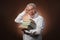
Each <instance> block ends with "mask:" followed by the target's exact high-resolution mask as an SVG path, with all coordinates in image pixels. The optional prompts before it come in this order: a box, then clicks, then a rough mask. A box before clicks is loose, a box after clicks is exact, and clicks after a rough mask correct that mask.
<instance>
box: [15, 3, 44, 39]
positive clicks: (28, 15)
mask: <svg viewBox="0 0 60 40" xmlns="http://www.w3.org/2000/svg"><path fill="white" fill-rule="evenodd" d="M29 19H32V20H33V21H34V22H35V23H36V25H35V27H34V28H33V29H30V30H27V29H29V28H26V30H24V31H23V32H24V34H23V40H42V35H41V33H42V30H43V28H44V19H43V17H42V16H40V15H39V13H38V11H37V9H36V5H35V4H34V3H29V4H28V5H27V6H26V8H25V9H24V11H23V12H22V13H20V14H19V15H18V16H17V18H16V19H15V22H16V23H19V24H21V23H23V21H27V20H29Z"/></svg>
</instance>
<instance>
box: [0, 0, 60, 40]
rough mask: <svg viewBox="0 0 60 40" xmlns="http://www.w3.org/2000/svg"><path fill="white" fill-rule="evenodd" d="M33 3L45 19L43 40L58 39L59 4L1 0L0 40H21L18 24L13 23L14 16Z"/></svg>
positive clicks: (39, 1) (51, 1)
mask: <svg viewBox="0 0 60 40" xmlns="http://www.w3.org/2000/svg"><path fill="white" fill-rule="evenodd" d="M30 2H33V3H35V4H36V5H37V9H38V11H39V12H40V14H41V15H42V16H43V17H44V18H45V21H46V26H45V28H44V31H43V34H42V35H43V40H59V39H60V37H59V36H60V31H59V30H60V27H59V26H60V25H59V23H60V14H59V13H60V2H59V1H58V0H57V1H55V0H49V1H48V0H2V1H0V3H1V5H0V9H1V10H0V11H1V12H0V17H1V18H0V20H1V21H0V23H1V26H0V36H1V37H0V38H1V40H22V34H21V31H18V28H17V27H18V24H16V23H15V22H14V19H15V18H16V16H17V15H18V14H19V13H20V12H22V11H23V10H24V8H25V6H26V5H27V4H28V3H30Z"/></svg>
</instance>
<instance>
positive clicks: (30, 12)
mask: <svg viewBox="0 0 60 40" xmlns="http://www.w3.org/2000/svg"><path fill="white" fill-rule="evenodd" d="M26 12H27V13H29V14H30V15H34V14H35V12H36V9H35V8H34V7H33V6H27V7H26Z"/></svg>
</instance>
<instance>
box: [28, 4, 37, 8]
mask: <svg viewBox="0 0 60 40" xmlns="http://www.w3.org/2000/svg"><path fill="white" fill-rule="evenodd" d="M27 6H33V7H34V8H36V5H35V4H34V3H29V4H27Z"/></svg>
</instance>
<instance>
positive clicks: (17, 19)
mask: <svg viewBox="0 0 60 40" xmlns="http://www.w3.org/2000/svg"><path fill="white" fill-rule="evenodd" d="M24 14H25V11H23V12H22V13H20V14H19V15H18V16H17V17H16V19H15V22H16V23H22V22H23V20H22V18H23V16H24Z"/></svg>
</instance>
